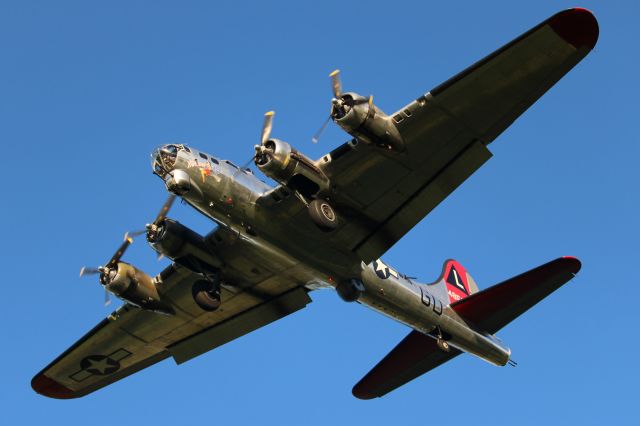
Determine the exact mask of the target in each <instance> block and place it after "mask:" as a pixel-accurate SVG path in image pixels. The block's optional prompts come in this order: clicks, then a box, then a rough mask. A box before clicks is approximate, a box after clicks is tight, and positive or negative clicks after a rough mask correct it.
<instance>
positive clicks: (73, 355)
mask: <svg viewBox="0 0 640 426" xmlns="http://www.w3.org/2000/svg"><path fill="white" fill-rule="evenodd" d="M223 251H224V256H225V265H226V269H225V276H226V277H228V278H229V277H231V278H232V279H233V282H234V283H241V285H240V286H237V287H236V286H234V287H229V286H226V287H225V286H224V285H223V288H222V295H221V296H222V300H223V301H224V304H223V306H222V309H218V310H217V311H214V312H205V311H203V310H202V309H200V308H199V307H198V306H197V305H196V304H195V302H194V300H193V297H192V294H191V289H192V285H193V283H194V282H195V281H196V280H200V279H202V278H201V277H200V275H197V274H195V273H193V272H191V271H189V270H188V269H186V268H183V267H179V266H175V265H171V266H169V267H168V268H166V269H165V270H164V271H163V272H162V273H160V274H159V275H158V276H157V277H156V280H158V284H157V288H158V291H159V292H160V293H161V295H162V297H163V299H164V300H167V301H168V302H169V303H171V306H172V308H174V310H175V311H176V314H175V315H171V316H169V315H161V314H157V313H154V312H150V311H146V310H143V309H140V308H137V307H134V306H132V305H128V304H126V305H123V306H122V307H120V308H119V309H118V310H116V311H115V312H114V313H112V314H111V315H109V317H108V318H106V319H104V320H102V321H101V322H100V323H99V324H98V325H97V326H96V327H94V328H93V329H92V330H91V331H89V332H88V333H87V334H86V335H85V336H84V337H82V338H81V339H80V340H78V341H77V342H76V343H75V344H73V345H72V346H71V347H70V348H69V349H67V350H66V351H65V352H64V353H63V354H62V355H60V356H59V357H58V358H56V359H55V360H54V361H53V362H52V363H51V364H49V365H48V366H47V367H45V368H44V369H43V370H42V371H41V372H40V373H38V374H37V375H36V376H35V377H34V378H33V380H32V382H31V386H32V387H33V389H34V390H35V391H36V392H38V393H41V394H43V395H46V396H49V397H53V398H62V399H67V398H77V397H80V396H83V395H86V394H88V393H91V392H93V391H95V390H97V389H100V388H102V387H104V386H107V385H108V384H110V383H113V382H115V381H118V380H120V379H122V378H124V377H126V376H128V375H130V374H133V373H135V372H137V371H139V370H141V369H143V368H146V367H148V366H150V365H152V364H155V363H157V362H159V361H161V360H163V359H165V358H168V357H173V359H174V360H175V361H176V363H178V364H180V363H182V362H185V361H187V360H189V359H191V358H194V357H196V356H198V355H200V354H202V353H204V352H207V351H209V350H211V349H213V348H215V347H218V346H221V345H223V344H225V343H227V342H229V341H231V340H233V339H235V338H237V337H240V336H243V335H244V334H247V333H249V332H251V331H253V330H256V329H258V328H260V327H262V326H264V325H267V324H269V323H271V322H273V321H275V320H277V319H279V318H282V317H285V316H287V315H289V314H291V313H293V312H295V311H297V310H299V309H302V308H303V307H304V306H306V305H307V304H308V303H309V302H311V299H310V298H309V296H308V294H307V290H306V289H305V288H303V287H301V286H300V284H301V283H298V282H296V281H295V280H293V279H292V278H290V277H289V276H288V275H287V274H286V271H285V268H286V267H290V268H295V265H279V266H274V265H273V264H271V265H268V266H264V265H262V264H258V262H257V261H256V262H254V261H252V260H251V259H252V258H254V259H255V258H257V259H259V257H257V256H254V255H253V254H252V253H251V249H250V247H249V248H248V247H245V246H243V245H242V244H241V243H236V244H234V245H231V246H229V247H225V249H224V250H223ZM243 253H244V254H243Z"/></svg>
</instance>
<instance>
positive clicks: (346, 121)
mask: <svg viewBox="0 0 640 426" xmlns="http://www.w3.org/2000/svg"><path fill="white" fill-rule="evenodd" d="M331 118H332V119H333V121H335V122H336V124H338V125H339V126H340V127H342V129H344V131H345V132H347V133H349V134H350V135H352V136H353V137H355V138H356V139H358V140H359V141H362V142H365V143H369V144H373V145H378V146H382V147H385V148H387V149H393V150H395V151H402V150H403V149H404V144H403V141H402V136H401V135H400V132H398V129H397V128H396V126H395V124H394V123H393V120H392V119H391V117H389V116H388V115H386V114H385V113H384V112H383V111H382V110H380V109H379V108H378V107H376V106H375V105H374V104H373V102H372V98H365V97H363V96H360V95H358V94H356V93H345V94H343V95H341V96H340V98H339V99H334V100H333V106H332V108H331Z"/></svg>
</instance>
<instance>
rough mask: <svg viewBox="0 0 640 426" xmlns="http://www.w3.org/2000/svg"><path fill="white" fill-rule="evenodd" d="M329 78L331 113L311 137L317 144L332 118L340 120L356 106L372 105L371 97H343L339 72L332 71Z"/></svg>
mask: <svg viewBox="0 0 640 426" xmlns="http://www.w3.org/2000/svg"><path fill="white" fill-rule="evenodd" d="M329 78H330V79H331V90H332V92H333V99H331V113H330V114H329V117H327V119H326V120H325V121H324V123H322V126H320V129H318V131H317V132H316V133H315V134H314V135H313V137H312V138H311V142H313V143H318V141H319V140H320V136H321V135H322V133H323V132H324V130H325V129H326V128H327V125H328V124H329V121H331V119H332V118H341V117H344V116H345V115H346V114H347V112H349V109H350V108H353V107H354V106H356V105H361V104H365V103H368V104H369V107H371V106H372V105H373V96H369V97H368V98H360V97H358V98H353V97H352V96H351V95H349V94H347V95H344V93H342V80H341V79H340V70H338V69H337V70H334V71H332V72H331V74H329Z"/></svg>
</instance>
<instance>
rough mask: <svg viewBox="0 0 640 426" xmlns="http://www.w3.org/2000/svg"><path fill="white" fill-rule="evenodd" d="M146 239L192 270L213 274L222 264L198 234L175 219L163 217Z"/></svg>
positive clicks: (162, 252) (158, 249) (160, 250)
mask: <svg viewBox="0 0 640 426" xmlns="http://www.w3.org/2000/svg"><path fill="white" fill-rule="evenodd" d="M147 241H149V244H151V247H153V248H154V249H155V250H156V251H157V252H158V253H161V254H163V255H164V256H166V257H168V258H169V259H171V260H173V261H174V262H176V263H178V264H180V265H182V266H184V267H185V268H188V269H190V270H191V271H193V272H196V273H204V274H213V273H215V272H217V270H218V269H219V268H220V267H221V266H222V261H221V260H220V259H219V258H218V257H217V256H216V255H215V254H214V253H213V251H212V250H211V248H210V247H209V246H208V245H207V243H206V242H205V240H204V238H203V237H202V236H201V235H200V234H198V233H197V232H195V231H193V230H191V229H189V228H187V227H186V226H184V225H182V224H181V223H179V222H177V221H175V220H172V219H164V220H163V221H162V222H161V223H160V224H158V225H157V226H156V228H155V229H151V230H150V231H149V232H148V233H147Z"/></svg>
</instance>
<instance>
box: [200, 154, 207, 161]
mask: <svg viewBox="0 0 640 426" xmlns="http://www.w3.org/2000/svg"><path fill="white" fill-rule="evenodd" d="M200 158H202V159H203V160H208V158H207V156H206V155H204V154H203V153H200Z"/></svg>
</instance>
